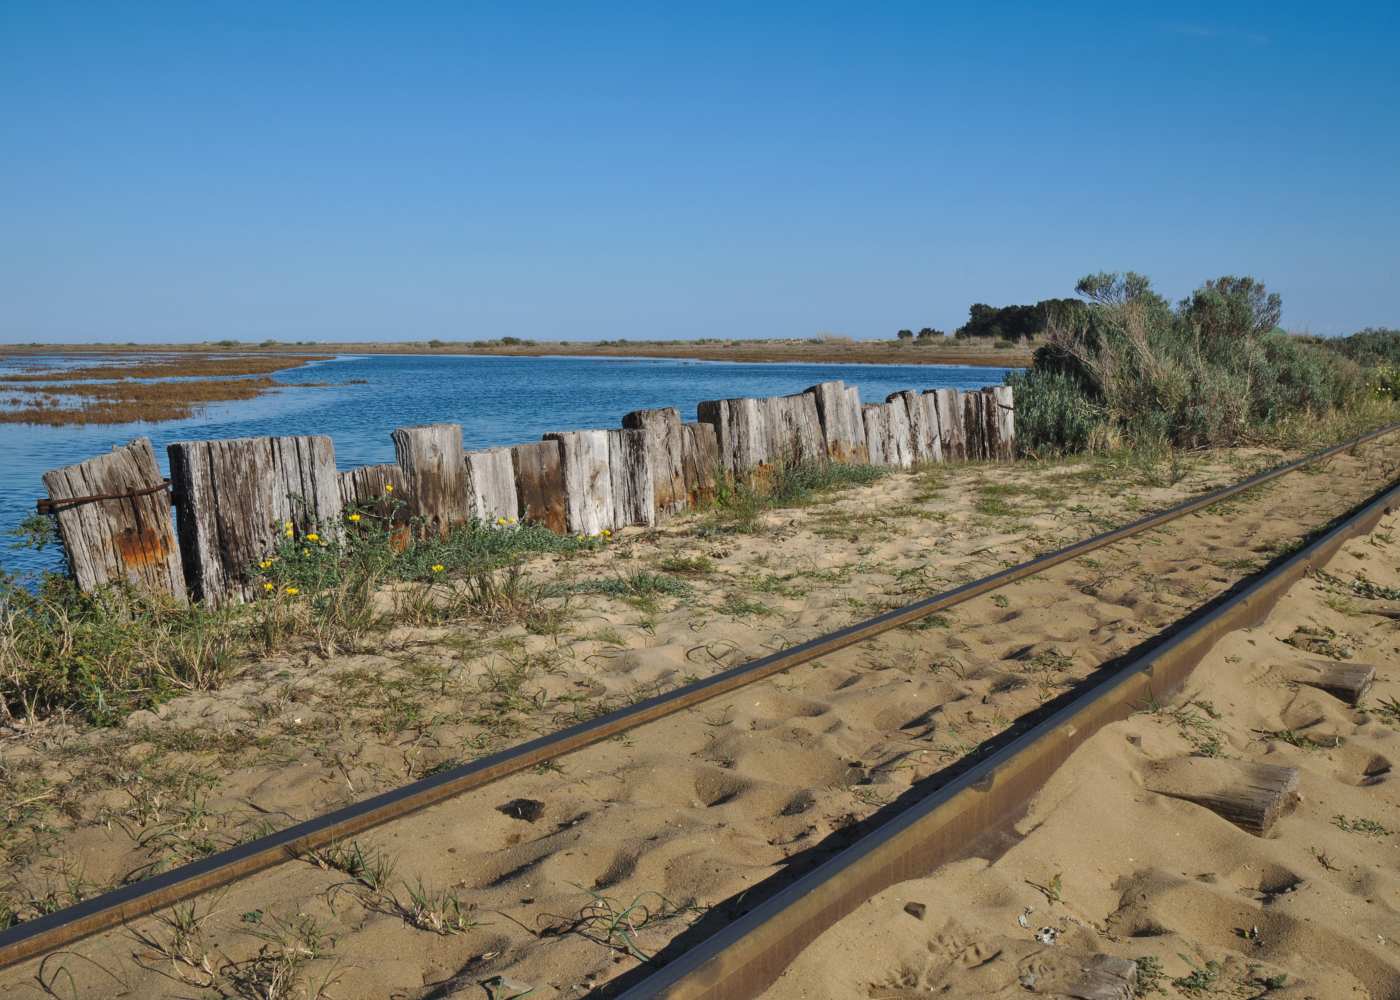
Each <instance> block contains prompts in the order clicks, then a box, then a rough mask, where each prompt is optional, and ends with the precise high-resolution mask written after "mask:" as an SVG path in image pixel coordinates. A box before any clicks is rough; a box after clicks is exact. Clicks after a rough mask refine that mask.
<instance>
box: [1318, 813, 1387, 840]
mask: <svg viewBox="0 0 1400 1000" xmlns="http://www.w3.org/2000/svg"><path fill="white" fill-rule="evenodd" d="M1332 825H1333V826H1335V827H1336V828H1337V829H1339V830H1345V831H1346V832H1347V833H1362V834H1365V835H1366V836H1368V837H1389V836H1390V834H1391V832H1392V831H1390V830H1388V829H1386V828H1385V827H1384V826H1382V825H1381V824H1380V823H1377V822H1376V821H1375V820H1373V819H1365V818H1364V817H1363V818H1357V819H1349V818H1348V817H1346V816H1344V815H1342V814H1341V813H1338V814H1337V815H1335V816H1333V817H1332Z"/></svg>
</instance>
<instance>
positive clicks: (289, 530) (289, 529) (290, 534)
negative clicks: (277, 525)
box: [287, 528, 292, 538]
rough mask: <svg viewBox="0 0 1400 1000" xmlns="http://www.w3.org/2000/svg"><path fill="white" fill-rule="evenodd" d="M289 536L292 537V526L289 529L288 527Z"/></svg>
mask: <svg viewBox="0 0 1400 1000" xmlns="http://www.w3.org/2000/svg"><path fill="white" fill-rule="evenodd" d="M287 537H288V538H291V537H292V529H291V528H288V529H287Z"/></svg>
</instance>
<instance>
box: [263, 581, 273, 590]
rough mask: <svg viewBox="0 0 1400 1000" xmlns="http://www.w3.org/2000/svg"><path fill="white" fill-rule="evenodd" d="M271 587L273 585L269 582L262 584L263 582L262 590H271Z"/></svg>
mask: <svg viewBox="0 0 1400 1000" xmlns="http://www.w3.org/2000/svg"><path fill="white" fill-rule="evenodd" d="M272 589H273V586H272V584H271V582H268V583H264V584H263V590H272Z"/></svg>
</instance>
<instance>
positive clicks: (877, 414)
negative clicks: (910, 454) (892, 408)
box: [860, 403, 890, 465]
mask: <svg viewBox="0 0 1400 1000" xmlns="http://www.w3.org/2000/svg"><path fill="white" fill-rule="evenodd" d="M888 414H889V410H888V409H886V408H885V407H884V406H881V405H880V404H879V403H866V404H865V405H864V406H863V407H862V408H861V414H860V415H861V421H862V423H864V425H865V451H866V454H867V455H868V456H869V460H870V464H871V465H889V464H890V463H889V461H888V460H887V459H886V457H885V442H886V441H887V440H888V439H889V436H890V432H889V417H888Z"/></svg>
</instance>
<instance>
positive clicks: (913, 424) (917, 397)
mask: <svg viewBox="0 0 1400 1000" xmlns="http://www.w3.org/2000/svg"><path fill="white" fill-rule="evenodd" d="M896 401H899V402H901V403H903V404H904V412H905V415H906V416H907V417H908V419H909V446H910V451H911V456H912V459H913V461H915V462H939V461H942V459H943V446H942V445H941V444H940V443H939V440H938V413H937V410H936V409H931V408H930V407H929V406H927V405H925V403H924V397H923V395H922V394H920V393H917V392H913V391H912V390H908V389H906V390H905V391H903V392H894V393H891V394H890V395H889V396H887V397H886V402H889V403H894V402H896Z"/></svg>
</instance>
